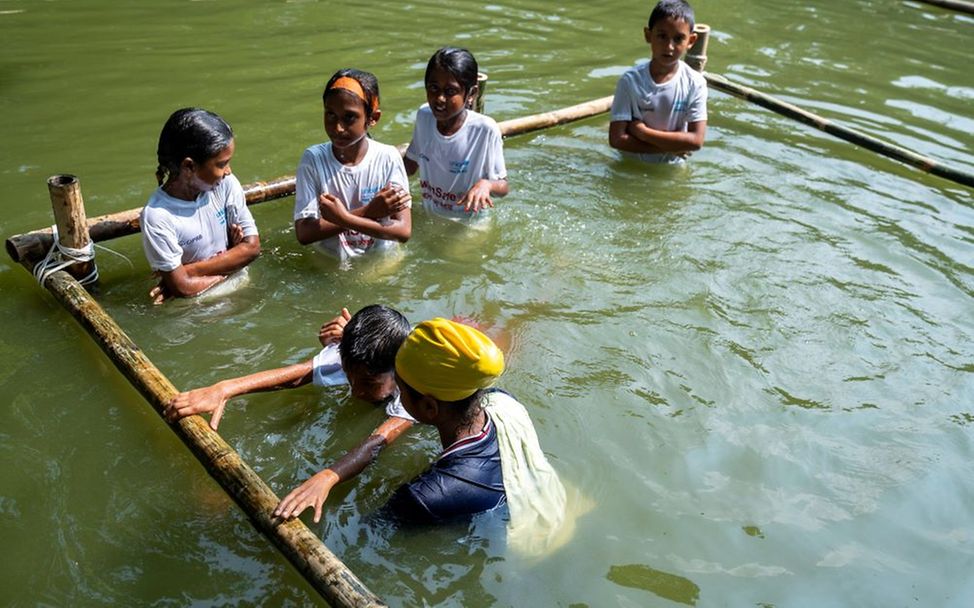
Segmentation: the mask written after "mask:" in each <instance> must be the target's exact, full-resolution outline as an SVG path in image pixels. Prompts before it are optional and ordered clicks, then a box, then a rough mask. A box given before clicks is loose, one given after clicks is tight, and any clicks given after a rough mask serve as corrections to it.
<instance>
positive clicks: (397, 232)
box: [345, 210, 412, 243]
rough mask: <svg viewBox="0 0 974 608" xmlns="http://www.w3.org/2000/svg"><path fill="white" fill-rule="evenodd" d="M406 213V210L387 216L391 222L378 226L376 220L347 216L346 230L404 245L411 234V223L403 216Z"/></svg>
mask: <svg viewBox="0 0 974 608" xmlns="http://www.w3.org/2000/svg"><path fill="white" fill-rule="evenodd" d="M408 213H409V211H408V210H406V211H405V212H404V213H397V214H395V215H391V216H389V217H390V219H391V220H392V221H391V222H390V223H388V224H380V223H379V222H378V221H376V220H373V219H369V218H365V217H358V216H356V215H347V216H346V217H345V222H346V223H347V226H346V229H348V230H355V231H357V232H361V233H362V234H367V235H369V236H371V237H373V238H377V239H386V240H390V241H399V242H400V243H405V242H406V241H408V240H409V237H410V236H411V234H412V225H411V222H410V221H409V220H408V219H407V217H406V215H405V214H408Z"/></svg>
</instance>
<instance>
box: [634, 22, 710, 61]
mask: <svg viewBox="0 0 974 608" xmlns="http://www.w3.org/2000/svg"><path fill="white" fill-rule="evenodd" d="M643 31H644V33H645V36H646V42H648V43H649V46H650V48H651V49H652V53H653V63H655V64H658V65H659V66H661V67H663V66H665V67H676V64H677V62H678V61H679V60H680V58H681V57H683V55H684V53H686V52H687V49H689V48H690V47H691V46H692V45H693V43H694V42H696V40H697V35H696V34H694V33H693V32H691V31H690V24H689V23H687V22H686V21H684V20H683V19H674V18H672V17H666V18H664V19H660V20H659V21H657V22H656V23H655V24H653V28H652V29H650V28H648V27H647V28H644V30H643Z"/></svg>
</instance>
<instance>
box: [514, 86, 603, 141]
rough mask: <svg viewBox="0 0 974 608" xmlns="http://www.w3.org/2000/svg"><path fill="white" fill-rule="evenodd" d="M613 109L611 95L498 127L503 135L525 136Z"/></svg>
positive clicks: (517, 119) (526, 117)
mask: <svg viewBox="0 0 974 608" xmlns="http://www.w3.org/2000/svg"><path fill="white" fill-rule="evenodd" d="M611 107H612V95H609V96H608V97H601V98H599V99H593V100H592V101H586V102H585V103H580V104H578V105H574V106H569V107H567V108H561V109H560V110H553V111H551V112H544V113H541V114H535V115H534V116H525V117H523V118H512V119H511V120H505V121H503V122H499V123H497V126H498V127H500V130H501V135H503V136H504V137H511V136H513V135H523V134H525V133H530V132H532V131H539V130H541V129H547V128H549V127H554V126H556V125H563V124H565V123H569V122H574V121H576V120H581V119H583V118H588V117H590V116H595V115H596V114H604V113H605V112H608V111H609V108H611Z"/></svg>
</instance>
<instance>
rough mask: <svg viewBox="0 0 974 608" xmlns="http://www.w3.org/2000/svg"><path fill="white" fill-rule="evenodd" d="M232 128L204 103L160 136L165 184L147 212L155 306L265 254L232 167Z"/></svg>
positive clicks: (178, 115) (179, 114)
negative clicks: (203, 106)
mask: <svg viewBox="0 0 974 608" xmlns="http://www.w3.org/2000/svg"><path fill="white" fill-rule="evenodd" d="M233 152H234V141H233V130H232V129H231V128H230V125H228V124H227V123H226V121H224V120H223V119H222V118H220V117H219V116H217V115H216V114H214V113H213V112H209V111H207V110H203V109H200V108H183V109H181V110H176V111H175V112H173V114H172V116H170V117H169V120H167V121H166V124H165V126H163V128H162V133H161V134H160V135H159V147H158V150H157V156H158V159H159V167H158V168H157V169H156V179H157V180H158V182H159V188H158V189H157V190H156V191H155V192H153V194H152V196H151V197H150V198H149V201H148V202H147V203H146V205H145V207H144V208H143V209H142V214H141V216H140V222H141V226H142V246H143V249H144V250H145V257H146V258H147V259H148V260H149V266H150V267H151V268H152V270H153V272H155V273H156V274H157V275H158V276H159V277H160V281H159V284H158V285H157V286H156V287H154V288H153V289H152V290H151V291H150V292H149V297H150V298H152V300H153V302H155V303H156V304H158V303H161V302H162V301H163V300H165V299H167V298H170V297H189V296H195V295H199V294H200V293H202V292H204V291H206V290H207V289H209V288H210V287H212V286H214V285H216V284H217V283H220V282H221V281H223V280H224V279H226V278H227V277H228V276H229V275H231V274H232V273H235V272H237V271H239V270H241V269H243V268H244V267H245V266H247V264H249V263H250V262H252V261H254V260H255V259H256V258H257V256H258V255H260V237H259V236H258V234H257V225H256V224H255V223H254V218H253V216H252V215H251V214H250V210H249V209H247V202H246V200H245V198H244V193H243V188H242V187H241V186H240V182H239V181H237V178H236V177H234V176H233V174H232V172H231V170H230V159H231V158H232V157H233Z"/></svg>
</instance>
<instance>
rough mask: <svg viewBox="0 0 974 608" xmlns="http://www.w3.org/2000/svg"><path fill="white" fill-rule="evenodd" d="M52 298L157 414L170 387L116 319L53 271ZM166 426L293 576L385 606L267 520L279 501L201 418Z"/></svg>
mask: <svg viewBox="0 0 974 608" xmlns="http://www.w3.org/2000/svg"><path fill="white" fill-rule="evenodd" d="M25 266H27V267H28V270H32V269H31V268H30V262H27V263H26V264H25ZM44 287H46V288H47V289H48V290H49V291H50V292H51V294H53V295H54V297H55V299H57V301H58V302H60V303H61V304H62V305H63V306H64V308H66V309H67V310H68V312H70V313H71V315H72V316H74V318H75V319H77V321H78V323H80V324H81V326H82V327H83V328H84V329H85V331H87V332H88V334H89V335H90V336H91V337H92V339H94V340H95V342H96V343H97V344H98V346H99V347H101V349H102V350H103V351H104V352H105V354H106V355H108V358H109V359H110V360H111V361H112V363H114V364H115V367H117V368H118V370H119V371H121V372H122V374H124V375H125V377H126V378H128V380H129V382H131V383H132V385H133V386H134V387H135V388H136V389H137V390H138V391H139V392H140V393H141V394H142V396H143V397H145V399H146V400H147V401H148V402H149V404H150V405H152V407H153V408H154V409H155V410H156V412H157V413H159V414H160V415H162V410H163V407H164V406H165V404H166V403H168V401H169V400H170V399H171V398H172V397H173V396H174V395H176V393H177V391H176V389H175V387H174V386H173V385H172V383H171V382H170V381H169V379H168V378H166V377H165V376H164V375H163V374H162V372H160V371H159V369H158V368H157V367H156V366H155V365H154V364H153V363H152V361H150V360H149V358H148V357H147V356H146V355H145V353H143V352H142V350H141V349H140V348H139V347H138V346H137V345H136V344H135V343H134V342H133V341H132V339H131V338H129V336H128V335H127V334H126V333H125V332H124V331H123V330H122V328H121V327H119V325H118V324H117V323H116V322H115V320H114V319H113V318H112V317H111V316H110V315H109V314H108V313H107V312H105V310H104V309H103V308H102V307H101V306H100V305H99V304H98V302H97V301H95V299H94V298H93V297H92V296H91V295H90V294H89V293H88V292H87V291H85V288H84V287H82V286H81V284H80V283H78V281H77V280H75V279H74V278H73V277H71V275H69V274H68V273H66V272H64V271H60V272H56V273H54V274H52V275H51V276H50V278H48V279H47V281H46V282H45V284H44ZM170 426H171V428H172V429H173V431H174V432H175V433H176V435H178V436H179V438H180V439H181V440H182V441H183V443H185V444H186V445H187V446H188V447H189V449H190V450H191V451H192V452H193V454H194V455H196V457H197V459H199V461H200V463H201V464H202V465H203V468H205V469H206V471H207V473H209V474H210V476H212V477H213V479H215V480H216V481H217V482H218V483H219V484H220V486H221V487H223V489H224V490H225V491H226V492H227V494H229V495H230V496H231V497H232V498H233V500H234V501H235V502H236V503H237V505H239V506H240V508H241V509H242V510H243V512H244V513H245V514H246V515H247V517H248V518H250V521H251V522H252V523H253V524H254V527H256V528H257V529H258V530H259V531H260V532H261V533H262V534H264V536H266V537H267V538H268V539H270V540H271V541H272V542H273V543H274V544H275V545H276V546H277V548H278V549H279V550H280V551H281V553H283V554H284V556H285V557H286V558H287V559H288V561H290V562H291V564H293V565H294V567H295V568H297V570H298V572H300V573H301V575H302V576H304V578H305V579H306V580H307V581H308V582H309V583H310V584H311V586H312V587H314V589H315V590H316V591H317V592H318V593H320V594H321V596H322V597H323V598H324V599H325V600H326V601H327V602H328V603H329V604H330V605H332V606H341V607H346V606H347V607H355V608H360V607H380V606H384V605H385V604H383V603H382V601H381V600H380V599H379V598H378V597H377V596H376V595H375V594H373V593H372V592H371V591H369V590H368V589H367V588H366V587H365V585H363V584H362V582H361V581H359V579H358V578H356V576H355V575H354V574H353V573H352V572H351V571H350V570H349V569H348V567H347V566H345V564H343V563H342V562H341V560H339V559H338V558H337V557H336V556H335V555H334V554H333V553H332V552H331V551H329V550H328V548H327V547H325V545H324V544H323V543H322V542H321V539H319V538H318V536H317V535H315V534H314V533H312V532H311V530H309V529H308V527H307V526H305V525H304V523H303V522H302V521H301V520H300V519H293V520H290V521H286V522H282V521H281V520H280V519H276V518H274V517H273V516H272V513H273V511H274V508H275V507H276V506H277V503H278V498H277V496H276V495H275V494H274V492H273V491H271V489H270V488H269V487H268V486H267V484H266V483H264V480H263V479H261V478H260V476H259V475H257V473H256V472H255V471H254V470H253V469H252V468H250V466H249V465H247V463H246V462H244V461H243V459H241V458H240V455H239V454H238V453H237V452H236V451H235V450H234V449H233V448H232V447H230V446H229V445H228V444H227V443H226V442H225V441H224V440H223V438H222V437H220V435H219V434H218V433H216V432H215V431H213V430H212V429H210V427H209V425H207V423H206V422H205V421H204V420H203V418H201V417H200V416H189V417H186V418H183V419H181V420H179V421H178V422H175V423H172V424H171V425H170Z"/></svg>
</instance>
